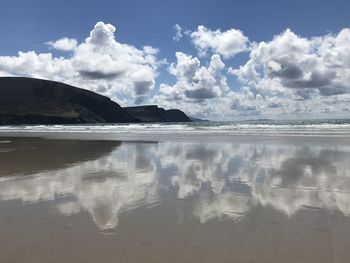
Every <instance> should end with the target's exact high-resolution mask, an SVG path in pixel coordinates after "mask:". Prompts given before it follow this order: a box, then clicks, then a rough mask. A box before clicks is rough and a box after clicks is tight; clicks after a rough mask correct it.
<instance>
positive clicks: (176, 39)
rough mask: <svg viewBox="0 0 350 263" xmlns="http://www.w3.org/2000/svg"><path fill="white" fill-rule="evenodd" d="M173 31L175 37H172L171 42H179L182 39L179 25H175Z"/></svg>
mask: <svg viewBox="0 0 350 263" xmlns="http://www.w3.org/2000/svg"><path fill="white" fill-rule="evenodd" d="M173 29H174V31H175V36H173V40H174V41H176V42H179V41H180V39H181V38H182V37H183V35H182V28H181V26H180V25H179V24H175V26H174V27H173Z"/></svg>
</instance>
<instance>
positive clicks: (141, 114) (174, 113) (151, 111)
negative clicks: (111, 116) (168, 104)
mask: <svg viewBox="0 0 350 263" xmlns="http://www.w3.org/2000/svg"><path fill="white" fill-rule="evenodd" d="M124 109H125V110H126V111H127V112H128V113H129V114H130V115H132V116H134V117H135V118H138V119H140V120H141V121H142V122H190V121H191V119H190V118H189V117H188V116H187V115H186V114H185V113H184V112H182V111H180V110H178V109H171V110H165V109H163V108H159V107H158V106H157V105H148V106H135V107H124Z"/></svg>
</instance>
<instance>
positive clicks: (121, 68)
mask: <svg viewBox="0 0 350 263" xmlns="http://www.w3.org/2000/svg"><path fill="white" fill-rule="evenodd" d="M115 32H116V28H115V27H114V26H113V25H111V24H105V23H103V22H98V23H97V24H96V25H95V27H94V28H93V29H92V30H91V32H90V35H89V36H88V37H87V38H86V39H85V41H83V42H82V43H79V44H78V43H77V41H76V40H75V39H68V38H62V39H60V40H58V41H55V42H49V43H50V44H49V45H50V46H52V47H53V48H55V49H60V50H63V51H73V53H72V54H71V55H69V56H67V57H54V56H53V55H52V54H51V53H36V52H35V51H29V52H19V53H18V55H17V56H0V76H8V75H10V76H29V77H37V78H43V79H50V80H56V81H62V82H65V83H68V84H71V85H75V86H78V87H81V88H85V89H89V90H92V91H95V92H98V93H101V94H102V95H106V96H109V97H111V98H112V99H114V100H116V101H118V100H119V99H121V98H119V96H120V95H122V97H124V98H125V97H127V98H129V99H128V101H129V102H130V101H131V102H132V101H138V102H142V101H143V99H144V98H145V97H146V96H147V95H148V94H149V92H150V91H151V90H152V89H153V88H154V84H155V78H156V76H157V74H158V72H157V70H158V68H159V66H160V65H161V63H162V62H161V61H160V60H158V58H157V53H158V49H156V48H153V47H150V46H145V47H143V48H142V49H138V48H136V47H134V46H132V45H128V44H122V43H119V42H118V41H117V40H116V39H115Z"/></svg>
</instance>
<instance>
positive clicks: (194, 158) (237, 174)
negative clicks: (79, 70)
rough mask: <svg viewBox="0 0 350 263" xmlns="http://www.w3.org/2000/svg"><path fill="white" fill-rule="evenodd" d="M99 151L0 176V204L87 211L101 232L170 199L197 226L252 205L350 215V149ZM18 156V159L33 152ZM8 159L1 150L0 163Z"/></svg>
mask: <svg viewBox="0 0 350 263" xmlns="http://www.w3.org/2000/svg"><path fill="white" fill-rule="evenodd" d="M78 143H79V142H78ZM101 143H102V142H101ZM104 143H106V142H104ZM11 144H12V145H11ZM13 144H15V143H14V142H12V143H9V142H7V143H2V144H0V150H1V149H12V151H11V154H12V155H13V156H15V153H16V151H19V150H20V149H19V148H18V146H17V148H16V147H15V146H13ZM96 144H98V142H96ZM61 147H63V148H64V147H65V146H61ZM76 147H78V148H79V146H76V145H75V146H74V148H76ZM95 147H97V146H96V145H95ZM30 149H32V148H30ZM67 149H68V151H71V149H72V146H71V145H70V146H69V147H68V148H67ZM98 149H100V151H99V153H98V154H90V155H89V151H90V152H94V147H89V146H88V147H84V149H83V151H75V153H74V154H75V155H79V154H80V155H81V156H82V158H79V156H76V160H75V161H74V162H71V163H70V164H69V165H61V166H60V165H58V164H57V162H55V163H54V164H50V165H46V166H45V165H44V164H39V163H37V164H36V166H37V167H36V172H35V173H29V174H28V172H27V171H22V173H21V174H25V175H20V176H18V175H17V176H16V175H13V174H12V175H11V176H6V174H4V173H5V172H4V171H3V172H2V174H1V177H0V199H1V201H7V200H21V201H22V202H23V203H24V204H33V203H40V202H44V201H54V203H55V206H56V207H57V210H58V211H59V213H61V214H63V215H73V214H78V213H80V212H83V211H87V212H88V213H89V214H90V215H91V217H92V219H93V221H94V222H95V223H96V225H97V226H98V227H99V228H100V229H101V230H106V229H112V228H116V227H117V225H118V220H119V219H118V218H119V217H120V215H122V214H123V213H124V212H126V211H136V209H138V208H142V207H155V208H157V206H160V204H162V202H164V200H168V199H169V198H170V199H174V200H185V201H186V202H187V204H186V213H189V214H188V215H191V216H192V217H193V218H194V219H195V220H197V221H198V222H201V223H207V222H210V221H211V220H227V219H229V220H232V222H236V221H241V220H244V218H245V216H246V215H247V214H248V213H249V212H250V211H252V209H254V208H256V207H262V208H265V209H271V208H272V209H273V210H275V211H278V212H280V213H282V214H284V215H286V216H287V217H291V216H293V215H295V214H296V213H297V212H298V211H301V210H310V211H314V212H317V211H318V210H319V209H326V210H329V211H339V212H341V213H342V214H343V215H344V216H350V202H349V201H350V148H349V147H345V146H343V147H341V146H338V147H336V146H333V147H318V146H295V145H294V146H293V145H284V144H283V143H280V144H265V143H260V144H247V143H245V144H243V143H218V142H215V143H190V142H159V143H121V144H120V145H119V144H118V143H114V144H113V143H110V145H107V146H106V145H105V146H103V147H102V148H101V147H99V148H98ZM21 150H22V152H21V158H29V157H28V156H27V157H26V154H27V153H28V154H30V155H31V154H33V151H30V150H27V152H26V150H23V149H21ZM60 151H61V152H63V153H64V149H60ZM9 153H10V152H9V151H5V150H3V151H0V157H3V156H5V155H6V154H9ZM4 158H5V157H4ZM20 162H21V160H18V165H20ZM40 165H42V166H43V167H42V168H40ZM28 169H29V168H28ZM40 170H41V171H40ZM7 171H9V170H7ZM11 171H12V170H11ZM32 171H34V170H33V169H32V167H30V169H29V172H32ZM178 213H179V214H181V211H178ZM188 215H187V216H188Z"/></svg>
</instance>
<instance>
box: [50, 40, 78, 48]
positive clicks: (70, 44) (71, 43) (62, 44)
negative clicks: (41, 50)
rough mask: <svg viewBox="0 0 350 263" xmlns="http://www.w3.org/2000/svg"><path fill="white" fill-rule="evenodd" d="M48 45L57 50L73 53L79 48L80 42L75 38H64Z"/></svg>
mask: <svg viewBox="0 0 350 263" xmlns="http://www.w3.org/2000/svg"><path fill="white" fill-rule="evenodd" d="M46 44H47V45H49V46H50V47H52V48H54V49H57V50H61V51H72V50H74V49H75V48H76V47H77V45H78V41H77V40H76V39H75V38H68V37H64V38H61V39H59V40H56V41H49V42H46Z"/></svg>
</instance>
